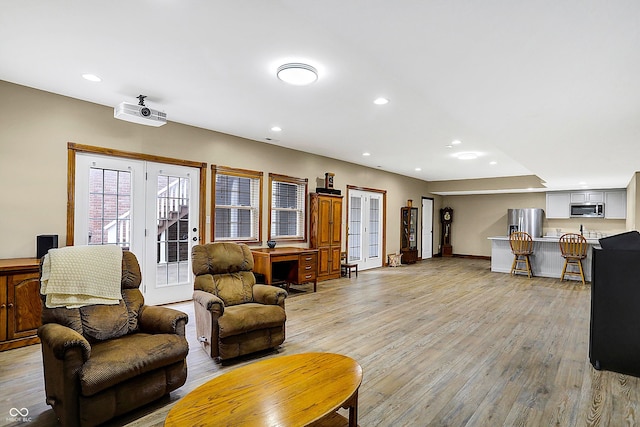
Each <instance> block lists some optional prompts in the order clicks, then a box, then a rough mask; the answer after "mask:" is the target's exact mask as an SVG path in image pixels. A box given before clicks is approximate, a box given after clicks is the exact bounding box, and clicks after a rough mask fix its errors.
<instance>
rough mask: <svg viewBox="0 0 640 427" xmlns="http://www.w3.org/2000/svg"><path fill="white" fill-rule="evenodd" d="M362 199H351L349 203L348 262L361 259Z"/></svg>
mask: <svg viewBox="0 0 640 427" xmlns="http://www.w3.org/2000/svg"><path fill="white" fill-rule="evenodd" d="M361 241H362V198H361V197H351V200H350V201H349V261H357V260H360V259H362V256H361V248H360V246H361Z"/></svg>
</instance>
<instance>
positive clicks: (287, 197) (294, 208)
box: [269, 174, 307, 242]
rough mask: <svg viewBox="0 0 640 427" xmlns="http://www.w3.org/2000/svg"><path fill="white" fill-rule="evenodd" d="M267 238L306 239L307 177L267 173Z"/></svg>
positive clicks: (302, 240)
mask: <svg viewBox="0 0 640 427" xmlns="http://www.w3.org/2000/svg"><path fill="white" fill-rule="evenodd" d="M269 187H270V189H271V192H270V194H269V224H270V228H269V239H277V240H289V241H301V242H304V241H306V240H307V233H306V223H307V221H306V219H307V218H306V213H307V211H306V206H307V179H301V178H292V177H288V176H282V175H275V174H269Z"/></svg>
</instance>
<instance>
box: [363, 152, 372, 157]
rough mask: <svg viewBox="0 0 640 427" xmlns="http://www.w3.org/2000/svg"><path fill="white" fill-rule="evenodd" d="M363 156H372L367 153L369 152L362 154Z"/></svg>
mask: <svg viewBox="0 0 640 427" xmlns="http://www.w3.org/2000/svg"><path fill="white" fill-rule="evenodd" d="M362 155H363V156H365V157H367V156H370V155H371V153H367V152H366V151H365V152H364V153H362Z"/></svg>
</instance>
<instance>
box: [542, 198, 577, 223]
mask: <svg viewBox="0 0 640 427" xmlns="http://www.w3.org/2000/svg"><path fill="white" fill-rule="evenodd" d="M545 215H546V216H547V219H553V218H562V219H565V218H566V219H568V218H569V217H570V216H571V194H570V193H564V192H558V193H547V210H546V212H545Z"/></svg>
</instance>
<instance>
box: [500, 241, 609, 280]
mask: <svg viewBox="0 0 640 427" xmlns="http://www.w3.org/2000/svg"><path fill="white" fill-rule="evenodd" d="M489 240H491V271H494V272H498V273H510V272H511V264H512V263H513V254H512V253H511V246H509V237H508V236H496V237H489ZM559 240H560V237H558V236H546V237H534V238H533V255H531V256H530V257H529V260H530V261H531V270H532V271H533V275H534V276H540V277H554V278H560V275H561V274H562V267H563V266H564V258H562V253H561V252H560V245H558V241H559ZM586 240H587V243H588V244H589V248H588V249H587V258H585V259H584V260H582V269H583V270H584V277H585V279H586V280H587V281H589V282H590V281H591V256H592V248H594V247H600V241H599V239H596V238H586ZM565 279H569V280H580V279H579V278H576V277H572V276H566V277H565Z"/></svg>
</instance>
